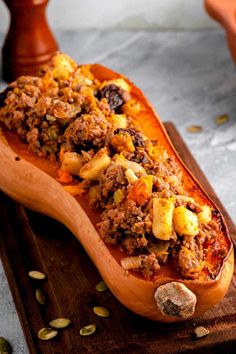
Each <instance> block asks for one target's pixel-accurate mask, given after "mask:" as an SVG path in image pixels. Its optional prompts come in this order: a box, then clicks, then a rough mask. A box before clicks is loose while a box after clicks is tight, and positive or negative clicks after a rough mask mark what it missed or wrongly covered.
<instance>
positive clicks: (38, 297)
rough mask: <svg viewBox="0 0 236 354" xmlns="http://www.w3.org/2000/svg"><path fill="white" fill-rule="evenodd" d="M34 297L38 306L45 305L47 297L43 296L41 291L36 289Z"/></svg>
mask: <svg viewBox="0 0 236 354" xmlns="http://www.w3.org/2000/svg"><path fill="white" fill-rule="evenodd" d="M35 296H36V300H37V301H38V303H39V304H40V305H45V304H46V302H47V297H46V295H45V294H44V292H43V290H42V289H36V290H35Z"/></svg>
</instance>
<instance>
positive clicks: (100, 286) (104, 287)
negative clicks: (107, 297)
mask: <svg viewBox="0 0 236 354" xmlns="http://www.w3.org/2000/svg"><path fill="white" fill-rule="evenodd" d="M107 289H108V287H107V284H106V283H105V282H104V281H100V283H98V284H97V285H96V290H97V291H99V292H103V291H106V290H107Z"/></svg>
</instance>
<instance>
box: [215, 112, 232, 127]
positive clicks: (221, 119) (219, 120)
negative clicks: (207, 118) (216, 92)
mask: <svg viewBox="0 0 236 354" xmlns="http://www.w3.org/2000/svg"><path fill="white" fill-rule="evenodd" d="M228 121H229V116H228V114H221V115H220V116H218V117H216V119H215V122H216V124H217V125H222V124H225V123H227V122H228Z"/></svg>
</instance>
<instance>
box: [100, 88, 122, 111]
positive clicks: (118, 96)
mask: <svg viewBox="0 0 236 354" xmlns="http://www.w3.org/2000/svg"><path fill="white" fill-rule="evenodd" d="M101 96H102V97H104V98H106V100H107V102H108V103H109V106H110V108H111V109H113V110H114V111H116V110H118V109H119V107H121V106H122V105H123V104H124V102H125V100H124V90H122V89H121V88H120V87H118V86H116V85H114V84H110V85H107V86H104V87H103V89H102V90H101Z"/></svg>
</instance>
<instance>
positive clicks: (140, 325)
mask: <svg viewBox="0 0 236 354" xmlns="http://www.w3.org/2000/svg"><path fill="white" fill-rule="evenodd" d="M165 126H166V129H167V131H168V133H169V135H170V138H171V140H172V141H173V143H174V145H175V147H176V149H177V151H178V152H179V154H180V156H181V157H182V159H183V160H184V161H185V163H186V164H187V165H188V167H189V168H190V169H191V170H192V171H193V173H194V175H195V176H196V177H197V178H198V180H199V181H200V182H201V184H202V185H203V187H204V188H205V190H206V191H207V192H208V193H209V195H210V197H211V198H212V199H213V200H214V201H215V202H216V204H217V205H218V206H219V208H220V210H221V211H222V212H223V213H224V215H225V217H226V220H227V223H228V227H229V229H230V233H231V235H232V237H233V239H234V244H236V230H235V226H234V224H233V222H232V220H231V219H230V217H229V216H228V214H227V212H226V211H225V209H224V208H223V206H222V204H221V203H220V202H219V200H218V199H217V197H216V195H215V193H214V191H213V190H212V188H211V187H210V185H209V183H208V181H207V180H206V177H204V175H203V173H202V172H201V170H200V168H199V166H198V165H197V163H196V161H195V160H194V159H193V157H192V156H191V154H190V152H189V151H188V149H187V147H186V145H185V144H184V142H183V140H182V139H181V137H180V135H179V134H178V132H177V131H176V129H175V127H174V126H173V124H171V123H166V124H165ZM0 254H1V257H2V261H3V264H4V268H5V271H6V274H7V278H8V282H9V285H10V288H11V291H12V294H13V298H14V301H15V303H16V308H17V311H18V315H19V317H20V321H21V324H22V327H23V330H24V334H25V337H26V341H27V344H28V347H29V351H30V353H32V354H33V353H40V354H41V353H42V354H79V353H90V354H120V353H125V354H131V353H132V354H139V353H140V354H154V353H155V354H156V353H162V354H167V353H168V354H169V353H188V352H191V353H199V352H201V353H223V352H224V353H227V354H230V353H235V352H236V277H235V274H234V279H233V281H232V284H231V287H230V290H229V292H228V294H227V296H226V297H225V299H224V300H223V301H222V302H221V303H220V304H219V305H218V306H216V307H214V308H213V309H212V310H210V311H208V312H207V313H206V314H205V315H204V316H201V317H199V318H197V319H194V320H190V321H187V322H185V323H181V324H172V325H170V324H162V323H157V322H152V321H150V320H146V319H144V318H141V317H139V316H137V315H135V314H133V313H131V312H130V311H129V310H127V309H126V308H124V307H123V306H122V305H121V304H120V303H119V302H118V301H117V300H116V298H114V296H113V295H112V294H111V293H110V291H109V290H108V291H106V292H104V293H99V292H97V291H96V289H95V286H96V284H97V283H98V282H99V281H101V277H100V275H99V273H98V271H97V270H96V268H95V267H94V265H93V264H92V262H91V261H90V259H89V257H88V256H87V255H86V253H85V251H84V250H83V249H82V247H81V246H80V244H79V242H78V241H77V240H76V239H75V237H74V236H73V235H72V234H71V233H70V232H69V231H68V230H67V229H66V228H65V227H64V226H63V225H61V224H60V223H58V222H56V221H54V220H52V219H49V218H48V217H45V216H43V215H40V214H37V213H34V212H31V211H29V210H27V209H25V208H23V207H22V206H20V205H18V204H17V203H15V202H13V201H12V200H10V199H9V198H8V197H6V196H5V195H3V194H1V196H0ZM32 269H37V270H41V271H42V272H44V273H45V274H47V279H46V280H44V281H42V282H41V283H40V284H39V285H38V283H34V282H33V281H32V280H31V279H29V277H28V271H30V270H32ZM38 287H41V288H42V289H43V290H44V292H45V293H46V294H47V298H48V301H47V304H46V306H41V305H39V304H38V303H37V302H36V300H35V290H36V288H38ZM96 305H100V306H106V307H107V308H109V309H110V311H111V316H110V317H109V318H100V317H97V316H96V315H95V314H94V313H93V310H92V309H93V306H96ZM57 317H68V318H70V319H71V321H72V325H71V326H70V327H68V328H67V329H64V330H61V331H60V333H59V335H58V337H56V338H54V339H52V340H51V341H47V342H43V341H40V340H39V339H38V338H37V332H38V330H39V329H40V328H42V327H45V326H47V325H48V323H49V321H50V320H51V319H54V318H57ZM91 323H95V324H96V325H97V331H96V333H95V334H93V335H91V336H89V337H81V336H80V334H79V330H80V328H81V327H83V326H85V325H87V324H91ZM199 325H203V326H205V327H207V328H209V330H210V334H209V335H208V336H206V337H204V338H201V339H195V338H194V335H193V331H194V328H195V327H196V326H199Z"/></svg>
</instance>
